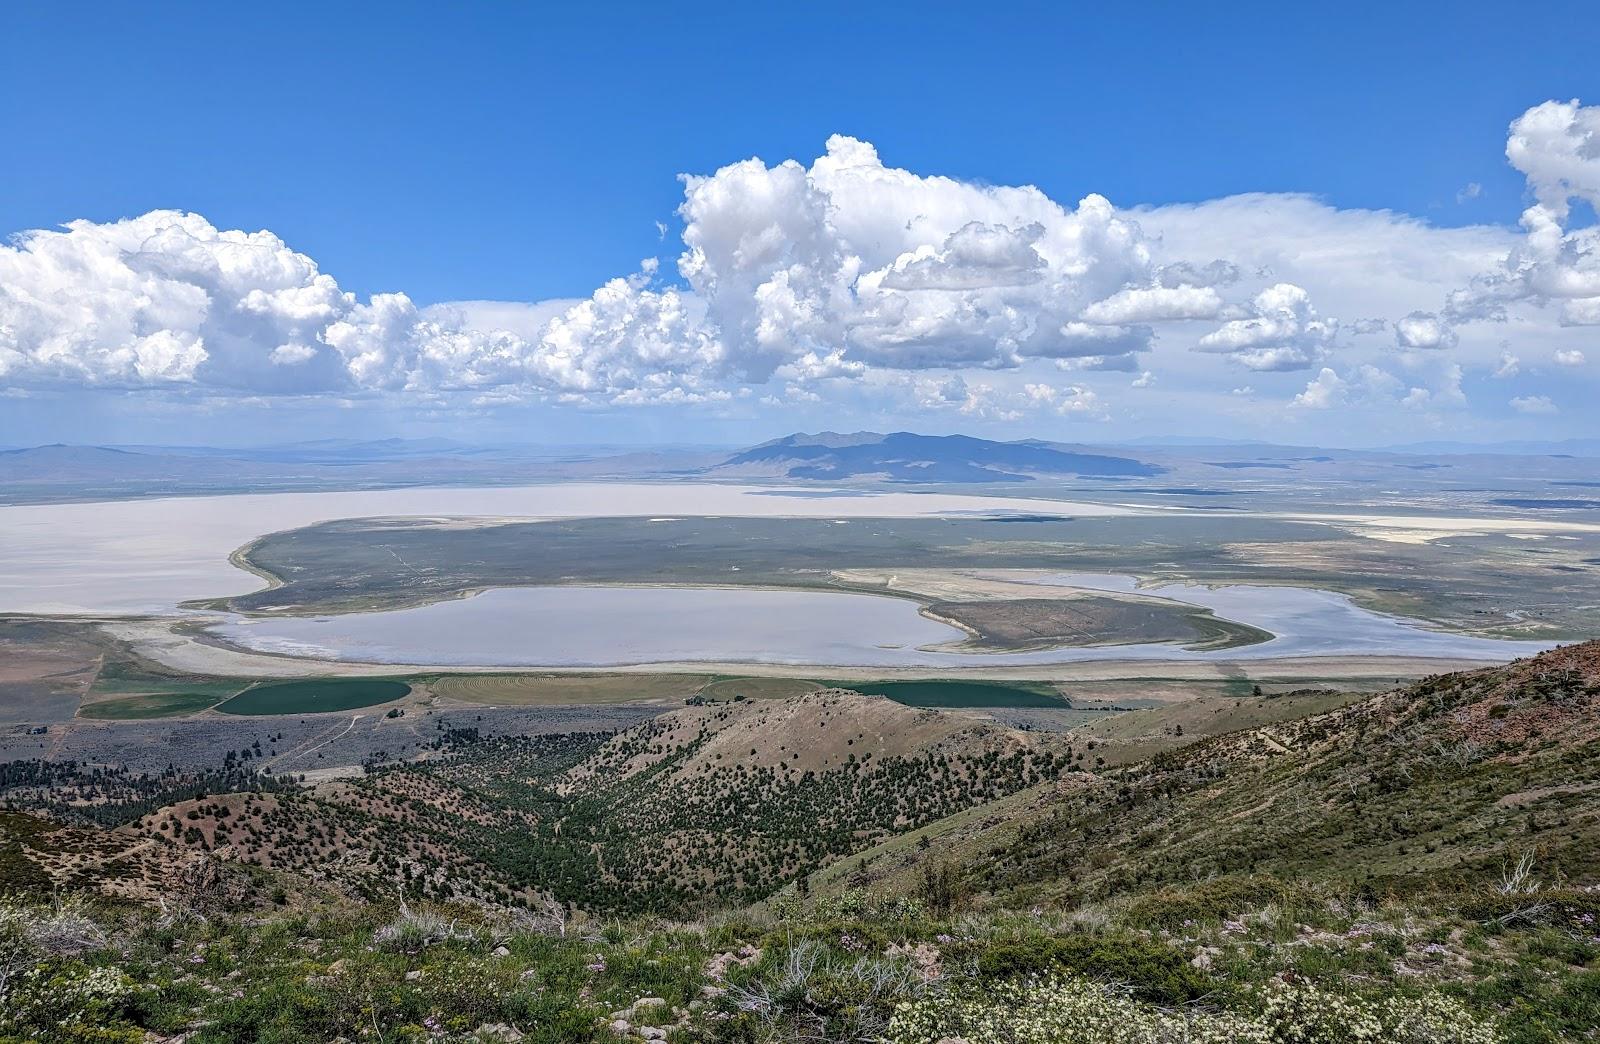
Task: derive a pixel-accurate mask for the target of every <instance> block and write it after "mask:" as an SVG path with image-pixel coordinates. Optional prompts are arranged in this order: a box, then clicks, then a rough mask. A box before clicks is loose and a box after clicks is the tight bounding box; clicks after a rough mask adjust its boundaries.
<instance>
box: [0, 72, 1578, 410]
mask: <svg viewBox="0 0 1600 1044" xmlns="http://www.w3.org/2000/svg"><path fill="white" fill-rule="evenodd" d="M1506 157H1507V159H1508V160H1509V162H1510V163H1511V164H1512V166H1513V167H1515V168H1516V169H1517V170H1518V171H1520V172H1521V173H1522V174H1523V175H1524V177H1525V179H1526V183H1527V188H1528V192H1529V197H1530V200H1531V202H1530V205H1529V206H1528V207H1527V209H1526V210H1525V211H1524V212H1523V214H1522V218H1521V226H1520V228H1518V229H1512V228H1503V227H1497V226H1472V227H1465V228H1445V227H1438V226H1434V225H1431V224H1429V223H1427V222H1426V221H1423V220H1421V219H1418V218H1416V217H1412V216H1407V215H1404V214H1397V213H1393V212H1389V211H1367V210H1340V209H1336V208H1333V207H1331V206H1328V205H1327V204H1325V203H1323V202H1320V201H1318V200H1317V199H1315V198H1313V197H1310V196H1305V195H1298V194H1268V193H1262V194H1252V195H1242V196H1234V197H1229V198H1224V199H1217V200H1212V201H1209V202H1203V203H1194V204H1175V205H1169V206H1154V207H1141V208H1135V209H1129V210H1125V209H1118V208H1117V207H1115V206H1113V204H1112V203H1111V202H1110V201H1108V200H1106V199H1104V198H1103V197H1101V196H1099V195H1089V196H1086V197H1085V198H1084V199H1082V200H1080V201H1079V202H1078V203H1077V204H1076V205H1075V206H1067V205H1063V204H1062V203H1060V202H1058V201H1056V200H1052V199H1050V198H1049V197H1047V196H1046V195H1045V194H1044V193H1042V192H1040V191H1039V190H1038V189H1036V188H1033V187H1029V186H1021V187H1010V186H991V185H981V184H975V183H971V182H964V181H959V180H955V179H951V178H947V177H941V176H937V175H922V174H917V173H913V172H911V171H908V170H903V169H898V168H895V167H890V166H886V165H885V164H884V163H883V162H882V160H881V159H880V158H879V156H878V154H877V151H876V150H875V149H874V148H873V146H872V145H870V144H868V143H867V142H864V141H859V140H856V139H854V138H850V137H845V136H842V135H836V136H834V137H832V138H830V139H829V140H828V141H827V143H826V151H825V153H824V154H823V155H822V156H820V157H818V158H817V159H815V160H814V161H813V162H812V163H811V165H810V166H809V167H808V166H805V165H803V164H801V163H799V162H796V161H793V160H788V161H784V162H782V163H778V164H776V165H773V166H768V165H767V164H766V163H764V162H762V161H761V160H759V159H749V160H744V161H742V162H738V163H733V164H730V165H728V166H726V167H723V168H722V169H720V170H718V171H716V172H715V173H714V174H710V175H686V176H684V177H683V178H682V181H683V186H684V200H683V203H682V205H681V206H680V207H679V210H678V215H679V217H680V218H681V219H682V222H683V233H682V249H681V252H680V253H679V254H678V256H677V258H676V273H675V277H668V275H666V274H664V273H663V272H662V271H661V270H660V263H659V262H658V261H657V260H655V259H648V260H646V261H645V262H643V263H642V264H641V265H640V266H639V270H638V271H637V272H636V273H634V274H632V275H629V276H627V277H623V278H617V279H613V280H611V281H610V282H608V283H606V284H605V285H604V286H602V287H600V288H598V289H597V290H595V291H594V293H593V294H592V296H590V297H589V298H587V299H583V300H577V301H547V302H534V303H518V302H457V303H446V304H438V305H431V306H419V305H418V304H417V303H416V302H415V301H414V300H413V299H412V298H411V297H409V296H407V295H406V294H405V293H398V292H397V293H380V294H374V295H372V296H371V297H370V298H367V299H365V300H363V299H361V298H359V297H358V296H357V295H355V294H353V293H350V292H349V291H346V290H344V289H342V288H341V287H340V285H339V283H338V282H337V280H336V279H335V277H334V276H333V275H331V274H329V273H326V272H323V271H321V269H320V268H319V266H318V265H317V263H316V261H314V260H313V259H312V258H310V257H307V256H306V255H304V254H301V253H298V252H296V251H295V250H294V249H293V248H292V247H291V246H290V245H289V244H286V243H285V242H284V241H283V240H282V239H280V238H279V237H278V236H276V235H274V234H273V233H271V232H267V231H258V232H243V231H237V230H219V229H217V228H215V227H214V226H213V225H212V224H211V223H209V222H208V221H206V220H205V218H203V217H201V216H200V215H197V214H192V213H183V212H178V211H153V212H151V213H147V214H144V215H141V216H138V217H132V218H128V219H125V220H120V221H115V222H109V223H104V224H97V223H94V222H90V221H82V220H80V221H72V222H69V223H68V224H66V225H65V226H63V227H62V229H61V230H59V231H55V230H38V231H30V232H23V233H21V234H19V235H17V236H16V237H14V239H13V245H11V246H0V389H3V390H4V392H5V394H7V395H11V396H28V395H34V394H49V393H52V392H54V393H59V392H61V391H63V390H71V389H79V388H93V389H115V390H120V391H125V392H130V393H145V394H150V395H163V394H166V395H173V394H181V395H190V396H202V397H206V398H214V399H223V400H226V399H228V398H238V399H260V398H262V397H280V396H281V397H302V398H304V397H313V398H315V397H327V398H329V399H335V400H339V401H349V400H352V399H354V400H360V399H363V398H370V399H375V400H384V401H391V400H398V401H401V402H406V403H421V404H426V405H428V406H429V407H431V408H443V409H458V410H485V409H492V408H495V407H498V406H507V405H518V404H530V403H550V404H554V405H561V404H565V405H573V406H605V407H616V408H620V407H630V406H651V405H658V406H659V405H671V404H680V405H684V404H693V405H699V406H702V407H705V408H711V409H725V410H739V409H748V410H763V411H771V410H775V409H782V408H791V407H798V408H801V409H816V408H818V404H822V405H823V406H825V407H834V408H838V409H841V410H847V411H848V410H858V411H866V410H875V411H878V412H879V413H889V414H893V413H898V414H900V415H903V416H912V415H915V416H925V415H927V414H928V413H929V412H930V411H931V412H935V413H948V414H949V415H951V416H965V417H969V418H973V419H975V420H980V421H990V422H996V423H1000V422H1009V421H1017V420H1022V419H1025V418H1029V417H1032V416H1040V415H1049V416H1059V417H1065V418H1081V419H1095V418H1106V417H1110V416H1113V415H1118V416H1122V417H1137V416H1140V411H1149V410H1150V409H1151V408H1152V407H1151V406H1150V405H1148V400H1142V399H1141V397H1144V396H1149V395H1152V394H1161V395H1163V396H1164V399H1163V400H1162V401H1163V403H1165V404H1169V405H1164V406H1162V407H1161V409H1163V410H1165V409H1169V408H1170V404H1171V403H1173V402H1180V403H1183V404H1185V405H1186V407H1187V408H1188V409H1191V410H1193V411H1195V412H1196V413H1205V412H1207V411H1215V412H1218V413H1223V414H1225V413H1228V412H1230V411H1235V410H1239V409H1242V408H1247V407H1246V406H1245V405H1244V404H1246V403H1247V404H1248V408H1252V409H1257V410H1259V409H1262V408H1264V407H1270V408H1275V409H1278V410H1279V411H1280V415H1281V416H1284V417H1292V416H1293V415H1295V414H1296V413H1300V414H1305V413H1308V412H1315V411H1321V410H1328V409H1332V408H1344V409H1374V410H1385V411H1405V410H1411V411H1417V415H1418V416H1421V417H1435V418H1436V417H1438V416H1440V415H1442V414H1450V413H1452V412H1453V413H1454V414H1455V415H1458V416H1459V415H1461V414H1462V413H1463V411H1466V412H1467V415H1469V416H1470V415H1471V411H1473V410H1476V409H1479V408H1481V409H1483V410H1484V411H1485V412H1487V413H1498V414H1504V415H1538V416H1544V417H1548V416H1549V415H1551V414H1554V413H1558V412H1559V411H1560V410H1561V409H1562V405H1561V403H1560V402H1559V401H1558V398H1559V396H1557V397H1552V396H1553V390H1552V387H1551V386H1550V385H1549V384H1548V378H1547V383H1546V384H1537V383H1529V382H1534V381H1536V379H1537V377H1538V375H1539V374H1541V373H1545V374H1554V373H1557V372H1559V375H1560V379H1561V381H1562V382H1563V383H1564V384H1565V385H1567V386H1571V385H1572V383H1573V382H1574V381H1575V380H1576V381H1577V382H1579V383H1578V385H1577V386H1578V387H1580V388H1581V387H1582V382H1583V381H1585V380H1588V381H1591V382H1592V380H1593V378H1592V377H1589V376H1588V372H1589V363H1588V357H1586V356H1585V354H1584V347H1586V346H1587V344H1588V342H1589V341H1590V340H1592V338H1593V334H1592V332H1591V331H1592V330H1593V328H1595V327H1600V230H1597V228H1596V227H1595V226H1594V224H1593V223H1592V221H1591V222H1590V223H1587V224H1585V223H1583V221H1582V220H1581V219H1580V218H1579V217H1578V216H1577V214H1578V213H1582V214H1584V215H1588V216H1592V214H1593V211H1594V208H1596V207H1600V106H1590V107H1585V106H1583V105H1581V104H1580V103H1579V102H1577V101H1571V102H1556V101H1551V102H1546V103H1543V104H1541V105H1537V106H1535V107H1533V108H1531V109H1529V110H1528V111H1527V112H1525V113H1524V114H1523V115H1522V116H1520V117H1518V118H1517V119H1516V120H1515V121H1514V122H1513V123H1512V124H1511V127H1510V131H1509V136H1508V141H1507V145H1506ZM1463 191H1464V192H1465V191H1467V190H1465V189H1464V190H1463ZM1575 204H1576V205H1577V206H1578V210H1577V211H1575V209H1574V207H1575ZM1591 354H1593V353H1591ZM1472 379H1480V380H1482V381H1483V382H1488V383H1489V384H1490V385H1491V386H1492V387H1494V388H1496V389H1499V390H1498V391H1497V393H1496V394H1495V395H1494V396H1493V397H1492V401H1487V402H1482V403H1481V404H1480V402H1479V401H1477V400H1474V401H1470V402H1469V397H1468V395H1467V393H1466V392H1465V391H1464V390H1463V386H1464V382H1467V381H1469V380H1472ZM1589 390H1590V391H1592V385H1591V388H1590V389H1589ZM1586 394H1587V392H1586ZM1146 415H1148V412H1146Z"/></svg>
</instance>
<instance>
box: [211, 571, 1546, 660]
mask: <svg viewBox="0 0 1600 1044" xmlns="http://www.w3.org/2000/svg"><path fill="white" fill-rule="evenodd" d="M1041 582H1052V583H1057V584H1060V585H1062V586H1071V587H1080V588H1088V589H1092V590H1102V591H1133V590H1134V581H1133V578H1131V577H1118V576H1106V575H1082V576H1065V577H1056V578H1050V580H1049V581H1041ZM1140 593H1142V594H1145V595H1150V594H1156V595H1159V596H1160V597H1165V598H1171V599H1173V600H1176V601H1182V602H1188V603H1191V604H1195V605H1205V606H1208V607H1210V608H1213V609H1215V610H1216V611H1217V612H1218V615H1221V616H1224V617H1227V618H1228V619H1232V620H1237V621H1239V622H1242V623H1250V624H1254V625H1255V626H1258V627H1261V628H1264V629H1266V630H1269V631H1271V632H1272V633H1274V634H1275V635H1277V637H1276V638H1274V639H1273V640H1271V641H1268V642H1263V643H1260V644H1258V645H1253V646H1248V647H1245V648H1240V649H1230V650H1224V651H1220V652H1209V653H1205V652H1191V651H1188V650H1185V649H1183V648H1181V647H1179V646H1174V645H1159V644H1143V645H1119V646H1112V647H1104V646H1102V647H1099V648H1080V649H1056V650H1045V651H1039V652H1029V653H962V652H949V651H941V650H937V649H931V648H927V646H930V645H938V644H943V643H947V642H951V641H957V640H960V639H961V638H962V637H963V635H962V633H961V632H960V631H957V630H956V629H955V628H953V627H950V626H948V625H945V624H941V623H938V622H936V621H933V620H929V619H927V618H925V617H923V616H921V615H920V614H919V613H918V611H917V606H916V605H915V604H914V603H912V602H909V601H906V600H904V599H899V598H889V597H885V596H878V595H865V594H846V593H842V592H826V591H765V590H757V589H741V588H683V587H526V588H502V589H497V590H492V591H487V592H484V593H482V594H479V595H477V596H475V597H471V598H464V599H457V600H454V601H449V602H438V603H435V604H433V605H426V606H421V607H418V608H412V609H399V610H392V611H387V612H376V613H355V614H345V615H338V616H317V617H284V618H265V619H250V620H246V619H241V618H232V619H230V620H229V621H228V622H226V623H223V624H220V625H218V626H216V627H214V628H213V629H212V632H213V633H214V634H216V635H217V636H219V637H222V638H225V639H227V640H228V641H231V642H233V643H235V644H238V645H242V646H245V647H247V648H251V649H256V650H260V651H268V652H280V653H291V654H296V655H304V656H317V657H326V658H329V659H340V660H352V661H358V662H369V663H400V664H418V665H441V666H442V665H475V666H549V667H557V666H561V667H577V666H613V665H625V664H649V663H671V662H693V661H705V662H731V663H739V662H743V663H784V664H797V665H821V666H883V667H900V666H926V667H973V666H1006V665H1024V664H1048V663H1065V662H1073V661H1081V660H1105V659H1165V660H1173V659H1184V660H1187V659H1198V660H1240V659H1258V658H1262V657H1274V656H1308V655H1340V654H1382V655H1388V656H1436V657H1447V658H1460V659H1484V660H1503V659H1511V658H1513V657H1516V656H1522V655H1527V654H1528V653H1531V652H1534V651H1536V650H1537V649H1539V648H1542V646H1541V645H1539V644H1537V643H1531V642H1503V641H1493V640H1489V639H1483V638H1473V637H1467V636H1463V635H1451V634H1442V633H1439V632H1435V631H1429V630H1425V629H1423V628H1421V627H1419V626H1417V625H1415V624H1413V623H1410V622H1407V621H1404V620H1400V619H1398V618H1396V617H1390V616H1384V615H1382V614H1379V613H1372V612H1369V611H1367V610H1365V609H1361V608H1359V607H1357V606H1355V605H1353V604H1352V603H1351V602H1350V601H1349V599H1347V598H1345V597H1343V596H1342V595H1335V594H1330V593H1328V592H1326V591H1315V590H1307V589H1303V588H1286V587H1262V586H1254V585H1235V586H1231V587H1223V588H1217V589H1206V588H1199V587H1187V586H1182V585H1168V586H1166V587H1163V588H1159V589H1156V590H1154V591H1152V590H1149V589H1146V590H1143V591H1141V592H1140Z"/></svg>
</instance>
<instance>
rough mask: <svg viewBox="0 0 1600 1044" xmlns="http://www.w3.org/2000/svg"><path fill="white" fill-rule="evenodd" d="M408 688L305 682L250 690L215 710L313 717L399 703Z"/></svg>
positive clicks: (386, 683) (363, 681)
mask: <svg viewBox="0 0 1600 1044" xmlns="http://www.w3.org/2000/svg"><path fill="white" fill-rule="evenodd" d="M410 692H411V686H410V685H408V684H406V683H405V682H403V681H395V680H394V679H392V678H306V679H303V680H300V681H287V682H271V683H269V684H266V685H255V686H252V687H250V688H248V689H246V690H244V691H243V692H241V693H239V695H237V696H235V697H233V698H232V699H230V700H228V701H226V702H224V703H223V704H221V705H220V706H218V707H217V709H218V710H219V711H222V712H223V713H225V714H252V715H253V714H315V713H317V712H320V711H342V710H352V709H354V708H356V707H371V706H373V705H374V704H378V703H389V702H391V701H393V700H398V699H400V698H401V697H402V696H405V695H407V694H408V693H410Z"/></svg>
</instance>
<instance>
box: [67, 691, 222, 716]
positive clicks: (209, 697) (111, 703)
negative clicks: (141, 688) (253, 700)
mask: <svg viewBox="0 0 1600 1044" xmlns="http://www.w3.org/2000/svg"><path fill="white" fill-rule="evenodd" d="M229 691H232V690H231V688H230V689H229V690H228V691H224V692H215V691H193V692H146V693H139V694H137V695H134V696H119V697H117V698H116V699H111V700H99V701H96V702H94V703H86V704H84V705H83V706H81V707H79V708H78V717H80V718H95V719H98V720H106V721H140V720H144V719H146V718H174V717H179V716H182V715H185V714H196V713H198V712H200V711H203V710H207V709H208V708H211V707H215V706H216V705H217V704H218V703H219V702H221V701H222V700H224V699H226V698H227V696H228V692H229Z"/></svg>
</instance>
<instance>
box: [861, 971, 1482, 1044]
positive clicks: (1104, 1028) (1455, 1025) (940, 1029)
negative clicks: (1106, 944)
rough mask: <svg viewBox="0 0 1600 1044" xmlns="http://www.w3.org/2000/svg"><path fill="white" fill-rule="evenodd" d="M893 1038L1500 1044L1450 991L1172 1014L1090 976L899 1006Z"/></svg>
mask: <svg viewBox="0 0 1600 1044" xmlns="http://www.w3.org/2000/svg"><path fill="white" fill-rule="evenodd" d="M885 1039H886V1040H887V1041H888V1044H936V1042H941V1041H942V1042H950V1041H961V1042H963V1044H1059V1042H1061V1041H1073V1042H1074V1044H1365V1042H1368V1041H1370V1042H1374V1044H1377V1042H1382V1044H1495V1042H1496V1041H1497V1040H1498V1039H1499V1038H1498V1037H1497V1036H1496V1034H1495V1032H1494V1030H1493V1028H1492V1027H1490V1026H1487V1025H1484V1024H1482V1023H1479V1022H1477V1021H1476V1020H1475V1019H1473V1018H1472V1016H1471V1015H1469V1014H1468V1013H1467V1012H1466V1011H1465V1009H1463V1008H1462V1007H1461V1006H1460V1005H1459V1004H1457V1003H1455V1002H1454V1001H1451V1000H1449V999H1447V998H1443V997H1438V996H1430V997H1425V998H1405V997H1393V998H1390V999H1387V1000H1385V1001H1382V1002H1380V1003H1371V1002H1368V1001H1365V1000H1361V999H1358V998H1353V997H1345V996H1341V995H1338V994H1333V993H1328V992H1325V991H1322V990H1319V989H1317V988H1315V987H1313V986H1309V985H1303V984H1302V985H1287V984H1282V983H1278V984H1274V985H1273V986H1272V987H1270V988H1268V989H1266V990H1265V991H1263V993H1262V997H1261V1005H1260V1007H1259V1010H1257V1011H1256V1012H1254V1013H1251V1014H1237V1013H1229V1014H1213V1013H1207V1012H1173V1011H1165V1010H1162V1009H1159V1008H1156V1007H1154V1006H1152V1005H1148V1004H1142V1003H1140V1002H1138V1001H1136V1000H1134V999H1132V998H1131V997H1129V996H1127V995H1126V994H1125V993H1122V992H1118V991H1116V990H1113V989H1110V988H1107V987H1105V986H1102V985H1099V984H1096V983H1092V982H1088V981H1086V980H1083V979H1072V978H1058V979H1044V980H1028V981H1023V982H1014V983H1005V984H1001V985H997V986H994V987H991V988H988V989H984V990H982V991H978V990H970V991H965V992H960V993H954V994H948V995H944V996H940V997H933V998H929V999H925V1000H919V1001H914V1002H911V1003H907V1004H902V1005H901V1006H900V1007H899V1008H898V1009H896V1011H895V1015H894V1018H893V1020H892V1021H891V1022H890V1024H889V1031H888V1033H887V1034H886V1037H885Z"/></svg>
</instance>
